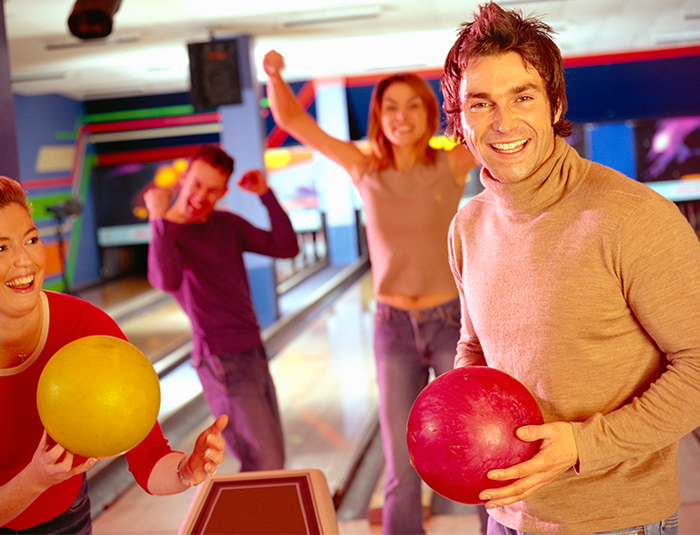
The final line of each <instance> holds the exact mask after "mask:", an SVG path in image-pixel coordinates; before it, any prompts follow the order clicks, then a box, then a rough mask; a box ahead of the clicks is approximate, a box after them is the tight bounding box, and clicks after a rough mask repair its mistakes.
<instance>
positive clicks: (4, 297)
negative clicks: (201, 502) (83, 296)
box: [0, 177, 227, 533]
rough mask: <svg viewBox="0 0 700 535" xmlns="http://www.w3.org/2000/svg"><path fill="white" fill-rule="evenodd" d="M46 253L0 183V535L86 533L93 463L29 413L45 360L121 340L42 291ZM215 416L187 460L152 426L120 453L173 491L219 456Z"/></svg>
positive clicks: (24, 205)
mask: <svg viewBox="0 0 700 535" xmlns="http://www.w3.org/2000/svg"><path fill="white" fill-rule="evenodd" d="M45 268H46V254H45V252H44V247H43V245H42V243H41V241H40V239H39V234H38V231H37V229H36V227H35V226H34V223H33V221H32V218H31V215H30V208H29V204H28V202H27V199H26V196H25V194H24V191H22V188H21V186H20V185H19V184H18V183H17V182H15V181H14V180H11V179H9V178H5V177H0V278H1V279H2V285H0V406H1V407H2V408H3V410H2V411H0V429H2V430H3V440H2V441H0V526H2V527H0V533H7V532H11V533H17V532H20V533H22V532H26V533H90V532H91V529H92V528H91V523H90V502H89V498H88V496H87V483H86V477H85V472H86V470H88V468H90V467H91V466H93V465H94V464H95V462H97V459H84V458H82V457H78V456H74V455H73V454H72V453H70V452H68V451H66V450H65V449H64V448H63V447H61V446H60V445H58V444H56V443H55V442H53V441H52V440H51V438H50V437H48V435H47V434H46V431H45V430H44V428H43V426H42V424H41V420H40V419H39V415H38V411H37V407H36V389H37V382H38V380H39V376H40V375H41V371H42V370H43V368H44V366H45V365H46V363H47V362H48V360H49V359H50V358H51V356H52V355H53V354H54V353H55V352H56V351H57V350H58V349H60V348H61V347H63V346H64V345H66V344H67V343H69V342H71V341H73V340H76V339H78V338H82V337H84V336H89V335H98V334H99V335H109V336H116V337H119V338H122V339H126V337H125V336H124V334H123V333H122V332H121V330H120V329H119V327H118V326H117V324H116V323H115V322H114V320H112V319H111V318H110V317H109V316H108V315H107V314H106V313H104V312H103V311H101V310H100V309H98V308H97V307H95V306H93V305H91V304H89V303H87V302H85V301H82V300H80V299H77V298H75V297H72V296H68V295H63V294H59V293H54V292H48V291H43V290H42V289H41V287H42V283H43V280H44V272H45ZM226 421H227V417H226V416H222V417H221V418H219V419H218V420H217V421H216V422H214V424H213V425H212V426H211V427H209V428H208V429H206V430H205V431H204V432H202V434H201V435H200V436H199V437H198V439H197V442H196V445H195V448H194V451H193V452H192V453H190V454H189V455H185V454H183V453H182V452H177V451H173V450H172V449H171V448H170V446H169V445H168V443H167V441H166V440H165V438H164V437H163V433H162V431H161V429H160V426H159V425H158V424H157V423H156V425H155V426H154V428H153V430H152V431H151V432H150V434H149V435H148V436H147V437H146V438H145V439H144V440H143V441H142V442H141V443H140V444H139V445H138V446H136V447H135V448H133V449H132V450H131V451H129V452H127V453H126V454H125V456H126V459H127V461H128V463H129V470H130V471H131V472H132V474H133V475H134V478H135V479H136V481H137V482H138V483H139V485H141V487H143V488H144V490H146V492H148V493H150V494H155V495H167V494H176V493H179V492H182V491H184V490H186V489H187V488H189V487H190V486H191V485H196V484H197V483H200V482H202V481H203V480H204V479H205V478H206V477H207V476H208V475H209V474H213V473H215V472H216V467H217V465H218V464H220V463H221V462H222V461H223V459H224V453H223V452H224V441H223V439H222V438H221V429H223V427H224V426H225V425H226Z"/></svg>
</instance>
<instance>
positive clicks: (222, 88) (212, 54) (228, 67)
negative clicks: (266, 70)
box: [187, 39, 243, 111]
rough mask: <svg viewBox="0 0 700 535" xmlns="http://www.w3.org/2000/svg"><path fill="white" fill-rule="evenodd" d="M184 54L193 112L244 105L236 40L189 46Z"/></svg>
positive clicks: (191, 44)
mask: <svg viewBox="0 0 700 535" xmlns="http://www.w3.org/2000/svg"><path fill="white" fill-rule="evenodd" d="M187 51H188V53H189V56H190V87H191V89H190V103H191V104H192V106H194V108H195V109H196V110H198V111H201V110H208V109H211V108H216V107H217V106H223V105H226V104H240V103H241V102H243V100H242V99H241V77H240V73H239V71H238V55H237V51H236V40H235V39H227V40H221V41H209V42H207V43H190V44H188V45H187Z"/></svg>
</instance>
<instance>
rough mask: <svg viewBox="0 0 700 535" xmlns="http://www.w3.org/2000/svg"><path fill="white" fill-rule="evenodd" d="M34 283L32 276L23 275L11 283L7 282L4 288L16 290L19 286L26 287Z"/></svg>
mask: <svg viewBox="0 0 700 535" xmlns="http://www.w3.org/2000/svg"><path fill="white" fill-rule="evenodd" d="M33 281H34V276H33V275H25V276H24V277H18V278H16V279H12V280H11V281H7V282H6V283H5V286H9V287H10V288H17V287H19V286H27V285H29V284H31V283H32V282H33Z"/></svg>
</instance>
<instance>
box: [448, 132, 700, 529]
mask: <svg viewBox="0 0 700 535" xmlns="http://www.w3.org/2000/svg"><path fill="white" fill-rule="evenodd" d="M481 181H482V183H483V184H484V187H485V191H483V192H482V193H481V194H479V195H477V196H476V197H474V198H473V199H471V200H470V201H469V202H468V203H467V204H466V205H465V206H464V207H463V208H462V209H461V210H460V211H459V213H458V214H457V216H456V217H455V219H454V221H453V223H452V226H451V229H450V237H449V249H450V262H451V266H452V270H453V273H454V275H455V280H456V282H457V287H458V290H459V292H460V298H461V301H462V315H463V319H462V332H461V338H460V341H459V344H458V348H457V357H456V361H455V365H456V366H465V365H471V364H483V363H484V362H486V364H488V365H489V366H492V367H494V368H498V369H500V370H503V371H505V372H507V373H509V374H511V375H513V376H514V377H516V378H517V379H518V380H520V381H521V382H522V383H524V384H525V386H527V387H528V389H529V390H530V391H531V392H532V393H533V394H534V396H535V398H536V399H537V402H538V404H539V406H540V408H541V409H542V412H543V414H544V419H545V421H546V422H551V421H569V422H572V423H573V429H574V436H575V439H576V445H577V448H578V452H579V465H578V467H577V471H575V470H574V469H570V470H569V471H567V472H566V473H564V474H562V475H560V476H559V477H557V478H556V479H555V480H554V481H553V482H551V483H550V484H549V485H547V486H545V487H542V488H541V489H539V490H537V491H536V492H535V493H534V494H533V495H532V496H530V497H529V498H527V499H526V500H524V501H521V502H518V503H516V504H513V505H511V506H507V507H501V508H497V509H494V510H492V511H490V514H491V515H492V516H494V518H495V519H496V520H498V521H499V522H501V523H502V524H504V525H506V526H509V527H511V528H514V529H518V530H521V531H526V532H531V533H536V534H545V533H562V534H567V535H577V534H584V533H594V532H599V531H608V530H613V529H619V528H627V527H632V526H637V525H642V524H648V523H653V522H658V521H659V520H662V519H663V518H666V517H668V516H670V515H672V514H673V513H674V512H675V511H676V509H677V508H678V506H679V505H680V499H679V491H678V477H677V467H676V451H677V447H678V441H679V439H680V438H681V437H682V436H684V435H685V434H687V433H688V432H690V431H691V430H693V429H694V428H695V427H697V426H698V425H700V244H699V243H698V239H697V237H696V235H695V233H694V232H693V230H692V228H691V227H690V225H689V224H688V222H687V221H686V220H685V218H684V217H683V216H682V215H681V213H680V212H679V211H678V210H677V208H676V207H675V205H674V204H673V203H671V202H670V201H668V200H666V199H664V198H663V197H661V196H659V195H658V194H656V193H654V192H653V191H652V190H651V189H649V188H648V187H646V186H644V185H643V184H640V183H638V182H636V181H634V180H631V179H629V178H627V177H624V176H623V175H621V174H619V173H617V172H616V171H613V170H611V169H608V168H606V167H603V166H601V165H598V164H595V163H593V162H590V161H587V160H584V159H582V158H581V157H579V155H578V154H577V153H576V151H575V150H574V149H572V148H570V147H569V146H568V145H567V144H566V142H564V141H563V140H562V139H561V138H557V140H556V147H555V150H554V153H553V155H552V156H551V157H550V158H549V159H548V160H547V161H546V162H545V163H544V164H543V165H542V167H541V168H540V169H538V170H537V171H536V172H535V173H534V174H533V175H532V176H530V177H528V178H527V179H525V180H523V181H522V182H519V183H515V184H502V183H499V182H496V181H495V180H493V178H492V177H491V176H490V174H489V173H488V171H487V170H485V169H484V170H482V175H481Z"/></svg>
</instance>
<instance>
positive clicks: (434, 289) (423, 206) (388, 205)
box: [355, 150, 462, 298]
mask: <svg viewBox="0 0 700 535" xmlns="http://www.w3.org/2000/svg"><path fill="white" fill-rule="evenodd" d="M355 186H356V187H357V189H358V191H359V193H360V197H361V198H362V204H363V208H364V211H365V221H366V228H367V241H368V247H369V255H370V261H371V263H372V275H373V280H374V293H375V295H382V294H399V295H405V296H409V297H414V298H415V297H420V296H423V295H429V294H439V293H445V294H449V293H454V292H455V282H454V279H453V277H452V272H451V271H450V266H449V263H448V256H447V232H448V230H449V226H450V222H451V221H452V218H453V217H454V215H455V213H456V212H457V208H458V206H459V199H460V197H461V196H462V188H461V187H460V186H458V185H457V182H456V181H455V179H454V177H453V175H452V172H451V171H450V168H449V165H448V163H447V156H446V152H445V151H444V150H440V151H438V154H437V159H436V163H435V164H434V165H426V164H424V163H420V162H419V163H417V164H416V165H414V166H413V167H412V168H411V169H409V170H408V171H403V172H401V171H397V170H395V169H384V170H382V171H379V172H374V173H368V172H365V173H363V174H362V175H361V176H360V178H359V179H358V180H357V181H356V183H355Z"/></svg>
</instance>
